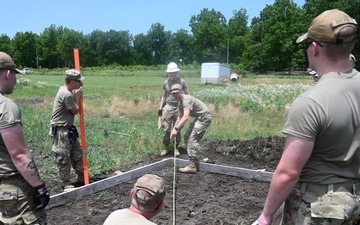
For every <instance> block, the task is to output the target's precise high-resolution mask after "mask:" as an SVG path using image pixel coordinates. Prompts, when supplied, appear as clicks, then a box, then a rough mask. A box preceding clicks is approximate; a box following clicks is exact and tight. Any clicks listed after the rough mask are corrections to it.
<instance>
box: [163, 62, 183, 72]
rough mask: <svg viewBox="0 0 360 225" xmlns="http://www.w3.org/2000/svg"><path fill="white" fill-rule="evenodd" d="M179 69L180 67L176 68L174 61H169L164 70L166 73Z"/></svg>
mask: <svg viewBox="0 0 360 225" xmlns="http://www.w3.org/2000/svg"><path fill="white" fill-rule="evenodd" d="M178 71H180V69H179V68H178V66H177V64H176V63H174V62H171V63H169V65H168V66H167V69H166V72H167V73H173V72H178Z"/></svg>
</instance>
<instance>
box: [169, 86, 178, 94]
mask: <svg viewBox="0 0 360 225" xmlns="http://www.w3.org/2000/svg"><path fill="white" fill-rule="evenodd" d="M180 90H181V85H180V84H174V85H173V86H171V88H170V93H171V94H175V93H178V92H179V91H180Z"/></svg>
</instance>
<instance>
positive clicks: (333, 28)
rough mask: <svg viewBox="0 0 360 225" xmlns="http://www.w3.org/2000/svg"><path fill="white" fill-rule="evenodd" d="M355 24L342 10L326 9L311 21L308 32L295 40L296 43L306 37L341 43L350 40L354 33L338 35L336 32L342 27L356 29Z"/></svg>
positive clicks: (352, 38) (353, 37)
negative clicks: (346, 35)
mask: <svg viewBox="0 0 360 225" xmlns="http://www.w3.org/2000/svg"><path fill="white" fill-rule="evenodd" d="M356 25H357V22H356V20H355V19H353V18H351V17H350V16H349V15H348V14H346V13H344V12H343V11H340V10H338V9H332V10H327V11H325V12H323V13H321V14H320V15H319V16H317V17H316V18H315V19H314V20H313V21H312V23H311V26H310V28H309V30H308V32H307V33H305V34H303V35H301V36H300V37H299V38H298V39H297V40H296V43H300V42H302V41H304V40H306V39H308V38H311V39H313V40H315V41H319V42H325V43H336V44H342V43H347V42H351V41H353V40H354V39H355V35H351V36H348V37H338V36H337V34H338V32H339V30H341V29H342V28H344V27H348V26H352V27H354V28H355V29H356Z"/></svg>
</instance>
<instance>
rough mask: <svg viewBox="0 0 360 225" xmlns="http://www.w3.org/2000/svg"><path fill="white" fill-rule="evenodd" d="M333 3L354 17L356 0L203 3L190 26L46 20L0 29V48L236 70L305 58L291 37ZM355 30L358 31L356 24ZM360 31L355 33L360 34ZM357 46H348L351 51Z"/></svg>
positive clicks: (288, 64) (280, 66)
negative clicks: (102, 26)
mask: <svg viewBox="0 0 360 225" xmlns="http://www.w3.org/2000/svg"><path fill="white" fill-rule="evenodd" d="M333 8H338V9H340V10H343V11H345V12H346V13H347V14H349V15H350V16H351V17H353V18H354V19H356V20H357V21H358V22H359V23H360V0H306V2H305V4H304V5H303V6H298V5H297V4H296V3H294V2H293V1H292V0H275V2H274V4H272V5H266V7H265V8H264V9H263V10H262V11H261V12H260V15H259V16H258V17H254V18H252V20H251V23H250V25H248V24H249V23H248V22H249V16H248V15H247V11H246V9H244V8H240V9H239V10H234V11H233V16H232V17H231V18H230V19H229V20H228V21H227V19H226V18H225V17H224V15H223V14H222V13H221V12H218V11H216V10H215V9H208V8H204V9H202V10H201V11H200V13H199V14H198V15H194V16H191V18H190V20H189V26H190V31H188V30H185V29H179V30H178V31H176V32H174V33H173V32H171V31H166V30H165V27H164V25H162V24H161V23H153V24H152V25H151V27H150V29H149V30H148V32H147V33H146V34H138V35H135V36H133V35H132V34H130V32H129V31H128V30H121V31H116V30H109V31H101V30H94V31H92V32H91V33H90V34H83V33H82V32H78V31H75V30H73V29H70V28H66V27H63V26H56V25H54V24H53V25H51V26H50V27H47V28H45V29H44V31H43V32H42V33H41V34H40V35H38V34H35V33H32V32H17V33H16V34H15V36H14V37H13V38H10V37H9V36H7V35H6V34H2V35H1V36H0V50H1V51H4V52H7V53H9V54H10V55H11V56H12V57H13V58H14V60H15V62H16V63H17V64H18V66H19V68H22V67H31V68H39V67H42V68H49V69H52V68H61V67H73V61H74V60H73V59H74V56H73V49H74V48H78V49H79V51H80V59H81V65H82V67H99V66H108V65H121V66H130V65H145V66H149V65H164V64H167V63H169V62H171V61H174V62H177V63H179V64H185V65H188V64H201V63H204V62H220V63H230V64H236V65H238V67H239V68H241V69H243V70H249V68H252V69H254V70H276V71H279V70H293V69H296V68H299V67H306V66H307V58H306V54H305V49H304V46H303V45H301V44H296V43H295V40H296V38H297V37H299V36H300V35H301V34H303V33H304V32H305V31H306V30H307V29H308V27H309V25H310V23H311V21H312V20H313V18H314V17H315V16H317V15H318V14H319V13H321V12H323V11H325V10H327V9H333ZM358 32H359V31H358ZM359 38H360V35H358V36H357V39H358V40H359ZM359 50H360V46H358V45H357V46H356V47H355V49H354V52H353V54H354V55H355V56H358V52H359Z"/></svg>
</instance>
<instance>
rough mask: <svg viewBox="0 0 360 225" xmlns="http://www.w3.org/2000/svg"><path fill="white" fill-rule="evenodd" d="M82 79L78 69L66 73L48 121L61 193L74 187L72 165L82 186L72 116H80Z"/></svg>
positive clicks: (80, 163)
mask: <svg viewBox="0 0 360 225" xmlns="http://www.w3.org/2000/svg"><path fill="white" fill-rule="evenodd" d="M83 79H84V77H82V76H81V74H80V71H78V70H75V69H70V70H67V71H66V72H65V84H64V85H63V86H61V87H60V88H59V91H58V93H57V94H56V97H55V101H54V106H53V111H52V117H51V122H50V124H51V131H50V135H51V137H52V150H53V152H54V153H55V161H56V163H57V166H58V169H59V177H60V179H61V181H62V186H63V189H64V191H67V190H70V189H72V188H74V185H72V184H71V183H70V170H71V166H72V167H73V169H74V170H75V172H76V174H77V184H82V185H83V183H84V171H83V163H82V157H83V155H82V149H81V145H80V143H79V140H78V137H79V135H78V132H77V129H76V127H75V126H74V119H75V115H76V114H78V113H79V99H80V97H81V96H82V93H83V88H82V80H83ZM73 90H75V91H74V94H73Z"/></svg>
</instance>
